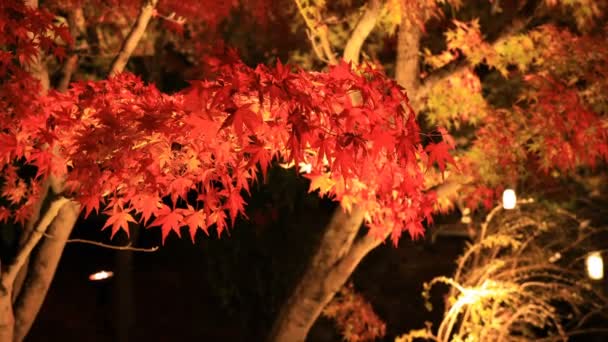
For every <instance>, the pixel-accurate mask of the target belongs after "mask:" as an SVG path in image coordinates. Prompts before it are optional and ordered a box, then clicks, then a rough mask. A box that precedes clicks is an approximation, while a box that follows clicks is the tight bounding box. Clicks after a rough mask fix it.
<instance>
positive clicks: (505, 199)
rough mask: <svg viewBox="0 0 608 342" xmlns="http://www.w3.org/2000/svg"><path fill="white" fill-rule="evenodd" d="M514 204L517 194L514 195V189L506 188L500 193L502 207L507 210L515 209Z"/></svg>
mask: <svg viewBox="0 0 608 342" xmlns="http://www.w3.org/2000/svg"><path fill="white" fill-rule="evenodd" d="M516 204H517V196H516V195H515V190H513V189H506V190H505V191H504V192H503V193H502V207H503V208H505V209H507V210H509V209H515V205H516Z"/></svg>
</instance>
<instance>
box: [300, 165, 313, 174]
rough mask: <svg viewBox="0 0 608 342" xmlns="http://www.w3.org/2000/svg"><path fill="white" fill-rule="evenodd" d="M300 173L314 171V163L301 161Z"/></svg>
mask: <svg viewBox="0 0 608 342" xmlns="http://www.w3.org/2000/svg"><path fill="white" fill-rule="evenodd" d="M299 166H300V173H311V172H312V164H310V163H303V162H300V164H299Z"/></svg>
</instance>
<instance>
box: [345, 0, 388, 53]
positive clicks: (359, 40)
mask: <svg viewBox="0 0 608 342" xmlns="http://www.w3.org/2000/svg"><path fill="white" fill-rule="evenodd" d="M381 9H382V4H381V2H380V0H370V1H369V2H368V3H367V9H366V10H365V12H364V13H363V16H361V19H360V20H359V22H358V23H357V26H355V29H354V30H353V33H352V34H351V36H350V38H349V39H348V42H347V43H346V46H345V47H344V59H345V60H346V61H347V62H351V61H352V62H353V63H354V64H359V55H360V54H361V47H362V46H363V42H365V39H367V37H368V36H369V34H370V33H371V32H372V30H373V29H374V27H375V26H376V22H377V20H378V16H379V15H380V10H381Z"/></svg>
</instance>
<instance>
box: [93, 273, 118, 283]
mask: <svg viewBox="0 0 608 342" xmlns="http://www.w3.org/2000/svg"><path fill="white" fill-rule="evenodd" d="M113 276H114V272H112V271H99V272H95V273H93V274H91V275H90V276H89V280H91V281H98V280H105V279H108V278H112V277H113Z"/></svg>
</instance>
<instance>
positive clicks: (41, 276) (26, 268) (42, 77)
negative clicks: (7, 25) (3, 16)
mask: <svg viewBox="0 0 608 342" xmlns="http://www.w3.org/2000/svg"><path fill="white" fill-rule="evenodd" d="M156 2H157V0H148V1H146V2H145V3H144V5H143V6H142V9H141V11H140V15H139V16H138V18H137V19H136V22H135V24H134V25H133V27H132V29H131V32H130V33H129V35H128V37H127V39H126V40H125V42H124V44H123V46H122V48H121V51H120V52H119V54H118V56H117V57H116V59H115V61H114V63H113V64H112V68H111V74H112V75H113V74H117V73H120V72H121V71H122V70H123V68H124V67H125V65H126V62H127V60H128V59H129V57H130V55H131V53H132V52H133V49H134V48H135V46H136V45H137V43H138V42H139V40H140V39H141V37H142V35H143V33H144V32H145V28H146V26H147V24H148V22H149V20H150V18H151V16H152V13H153V10H154V5H156ZM26 5H28V6H30V7H32V8H37V7H38V1H37V0H27V1H26ZM75 63H76V60H74V61H73V62H72V63H71V64H70V65H68V67H69V68H71V69H73V68H74V67H75ZM27 69H28V71H29V72H30V73H31V74H32V76H34V77H35V78H36V79H38V80H39V81H40V84H41V93H40V94H41V95H44V94H46V92H47V91H48V89H49V87H50V82H49V76H48V71H47V68H46V65H45V64H44V60H43V56H42V55H38V57H37V58H36V59H35V60H34V62H33V63H31V64H30V65H29V66H28V67H27ZM68 71H70V72H69V74H70V75H71V70H68ZM70 75H67V76H65V77H64V78H65V79H66V81H65V82H69V78H70ZM65 88H67V84H61V89H60V90H64V89H65ZM62 188H63V182H62V180H61V179H57V178H55V177H53V176H50V177H49V179H48V180H47V182H46V183H45V185H44V189H43V193H42V197H41V199H40V202H39V203H37V204H36V206H35V208H34V209H35V210H34V213H33V214H32V217H31V218H30V219H29V220H28V223H27V224H26V226H25V227H24V230H23V231H22V233H21V238H20V241H19V246H18V251H17V255H16V257H15V259H14V260H13V261H12V262H11V263H10V264H9V265H0V342H11V341H13V342H21V341H23V339H24V338H25V336H26V335H27V333H28V332H29V330H30V328H31V327H32V324H33V322H34V319H35V318H36V316H37V315H38V312H39V311H40V308H41V306H42V303H43V302H44V298H45V297H46V293H47V292H48V289H49V287H50V284H51V281H52V279H53V277H54V275H55V271H56V269H57V265H58V263H59V260H60V258H61V254H62V253H63V249H64V247H65V244H66V242H67V239H68V237H69V235H70V233H71V232H72V230H73V228H74V225H75V224H76V220H77V219H78V214H79V212H80V208H79V205H78V204H77V203H74V202H72V201H70V200H68V199H66V198H63V197H59V198H55V197H56V196H57V195H56V194H59V193H61V192H62ZM47 228H48V231H47ZM43 235H47V237H46V238H44V239H43Z"/></svg>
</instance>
